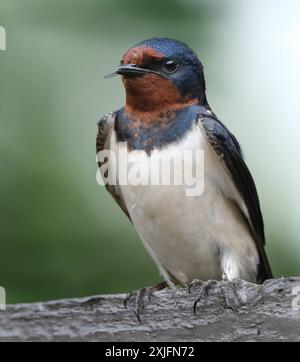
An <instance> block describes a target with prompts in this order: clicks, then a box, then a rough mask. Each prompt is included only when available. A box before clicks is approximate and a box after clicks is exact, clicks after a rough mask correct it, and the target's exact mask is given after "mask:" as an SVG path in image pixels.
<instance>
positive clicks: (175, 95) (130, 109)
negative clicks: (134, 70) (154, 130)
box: [123, 74, 199, 124]
mask: <svg viewBox="0 0 300 362" xmlns="http://www.w3.org/2000/svg"><path fill="white" fill-rule="evenodd" d="M123 82H124V86H125V90H126V105H125V111H126V113H127V114H128V115H130V117H132V118H133V119H136V120H138V121H139V122H141V123H145V124H148V123H149V124H153V123H156V122H159V120H160V119H165V118H166V115H169V117H171V114H172V113H174V112H177V111H179V110H181V109H184V108H187V107H189V106H191V105H195V104H198V103H199V99H198V98H193V97H191V96H182V95H181V94H180V91H179V89H178V88H177V87H176V86H175V85H174V83H172V82H171V81H170V80H168V79H165V78H163V77H161V78H159V77H157V76H156V75H152V74H150V75H147V76H144V77H138V78H133V79H132V78H129V79H126V78H124V79H123Z"/></svg>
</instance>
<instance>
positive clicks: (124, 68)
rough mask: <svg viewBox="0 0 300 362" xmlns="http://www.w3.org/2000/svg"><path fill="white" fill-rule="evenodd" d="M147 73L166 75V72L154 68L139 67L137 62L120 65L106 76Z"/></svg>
mask: <svg viewBox="0 0 300 362" xmlns="http://www.w3.org/2000/svg"><path fill="white" fill-rule="evenodd" d="M147 73H151V74H156V75H159V76H162V77H165V75H164V74H161V73H159V72H155V71H154V70H151V69H146V68H139V67H137V66H136V65H135V64H126V65H120V66H119V67H118V68H117V69H116V71H115V72H113V73H111V74H109V75H107V76H106V77H105V78H112V77H114V76H115V75H117V74H119V75H125V76H131V75H133V76H135V75H143V74H147Z"/></svg>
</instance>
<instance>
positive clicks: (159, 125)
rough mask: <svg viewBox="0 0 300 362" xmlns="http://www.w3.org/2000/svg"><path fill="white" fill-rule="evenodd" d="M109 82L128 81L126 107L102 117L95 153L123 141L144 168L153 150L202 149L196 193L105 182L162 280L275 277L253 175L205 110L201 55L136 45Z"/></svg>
mask: <svg viewBox="0 0 300 362" xmlns="http://www.w3.org/2000/svg"><path fill="white" fill-rule="evenodd" d="M113 75H121V77H122V81H123V84H124V87H125V92H126V103H125V106H124V107H123V108H121V109H119V110H118V111H116V112H112V113H110V114H108V115H106V116H104V117H103V118H102V119H101V120H100V122H99V124H98V126H99V129H98V136H97V152H100V151H102V150H104V149H108V150H113V151H116V150H117V148H118V145H119V144H120V143H121V142H122V143H123V142H126V145H127V146H126V147H127V150H128V154H129V157H130V154H131V153H134V154H135V156H136V158H135V159H136V162H139V163H140V164H144V165H147V164H148V161H149V158H151V157H152V151H154V150H156V151H157V152H158V153H157V154H158V155H159V157H164V155H165V154H171V155H172V154H174V155H176V154H177V151H178V150H182V149H191V150H195V149H201V150H203V151H204V170H205V171H204V191H203V193H202V194H201V195H200V196H195V197H188V196H186V194H185V193H184V191H183V188H181V187H180V186H179V187H167V186H156V187H153V186H141V185H120V184H118V183H117V184H116V185H108V184H107V185H106V187H107V189H108V191H109V192H110V193H111V195H112V196H113V197H114V199H115V200H116V202H117V203H118V204H119V206H120V207H121V209H122V210H123V211H124V212H125V214H126V215H127V216H128V218H129V219H130V220H131V222H132V223H133V225H134V227H135V229H136V231H137V233H138V234H139V237H140V238H141V240H142V241H143V243H144V246H145V247H146V249H147V251H148V252H149V254H150V256H151V257H152V259H153V260H154V262H155V264H156V265H157V267H158V269H159V271H160V273H161V275H162V276H163V278H164V280H165V283H166V284H168V285H169V286H174V285H181V286H189V285H190V283H191V282H192V281H193V280H194V279H200V280H202V281H209V280H221V279H222V278H225V279H227V280H229V281H232V280H234V279H236V278H240V279H244V280H247V281H250V282H254V283H262V282H263V281H264V280H266V279H269V278H272V272H271V268H270V266H269V263H268V260H267V257H266V253H265V235H264V224H263V218H262V214H261V210H260V204H259V199H258V194H257V191H256V187H255V184H254V181H253V178H252V176H251V173H250V171H249V169H248V167H247V166H246V163H245V161H244V158H243V154H242V151H241V147H240V145H239V143H238V141H237V139H236V138H235V137H234V135H233V134H232V133H231V132H230V131H229V130H228V129H227V127H226V126H225V125H224V124H223V123H222V122H221V121H220V120H219V119H218V118H217V116H216V115H215V113H214V112H213V111H212V109H211V108H210V106H209V104H208V101H207V97H206V87H205V78H204V72H203V66H202V64H201V62H200V61H199V59H198V57H197V55H196V54H195V53H194V52H193V51H192V50H191V49H190V48H189V47H188V46H187V45H186V44H184V43H182V42H179V41H177V40H173V39H168V38H152V39H148V40H145V41H143V42H141V43H139V44H137V45H135V46H134V47H132V48H130V49H129V50H128V51H127V52H126V53H125V54H124V56H123V58H122V61H121V64H120V66H119V67H118V68H117V69H116V71H115V72H114V73H113ZM175 157H176V156H175ZM100 165H101V163H100ZM110 167H112V166H110Z"/></svg>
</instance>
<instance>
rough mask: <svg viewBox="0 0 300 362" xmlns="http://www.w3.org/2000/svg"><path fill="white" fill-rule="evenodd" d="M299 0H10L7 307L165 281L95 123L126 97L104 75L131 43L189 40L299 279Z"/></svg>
mask: <svg viewBox="0 0 300 362" xmlns="http://www.w3.org/2000/svg"><path fill="white" fill-rule="evenodd" d="M299 16H300V3H299V1H297V0H295V1H293V0H289V1H288V2H283V1H281V0H278V1H276V0H263V1H258V0H252V1H246V0H232V1H231V0H226V1H223V0H209V1H208V0H207V1H204V0H203V1H201V0H198V1H197V0H169V1H161V0H152V1H140V0H85V1H83V0H63V1H62V0H22V1H20V0H0V25H1V26H4V27H5V28H6V32H7V50H6V51H5V52H4V51H0V122H1V126H0V127H1V128H0V163H1V169H0V172H1V174H0V180H1V181H0V182H1V184H0V186H1V189H0V202H1V209H0V212H1V215H0V233H1V234H0V235H1V244H0V245H1V251H0V285H2V286H4V287H6V290H7V297H8V302H10V303H15V302H30V301H37V300H47V299H55V298H65V297H73V296H85V295H89V294H95V293H109V292H125V291H130V290H132V289H136V288H139V287H143V286H146V285H151V284H153V283H156V282H158V281H159V280H160V277H159V275H158V271H157V269H156V267H155V266H154V265H153V263H152V261H151V259H150V257H149V256H148V255H147V253H146V252H145V250H144V248H143V246H142V243H141V242H140V240H139V239H138V237H137V235H136V233H135V231H134V229H133V227H132V226H131V224H130V223H129V222H128V220H127V219H126V217H125V216H124V215H123V214H122V212H121V211H120V210H119V208H118V207H117V206H116V205H115V203H114V202H113V200H112V199H111V197H110V195H108V193H107V192H106V191H105V189H103V188H102V187H100V186H98V185H97V183H96V168H97V166H96V162H95V136H96V122H97V121H98V119H99V118H100V117H101V116H102V115H103V114H104V113H106V112H108V111H111V110H115V109H118V108H119V107H121V106H122V105H123V103H124V91H123V88H122V85H121V82H120V79H118V78H114V79H112V80H105V79H104V78H103V77H104V75H106V74H107V73H110V72H111V71H112V69H113V68H114V67H115V66H116V65H117V64H118V63H119V60H120V58H121V55H122V53H123V52H124V51H125V50H126V49H127V48H129V47H130V46H132V45H133V44H135V43H137V42H139V41H141V40H143V39H145V38H149V37H152V36H168V37H174V38H177V39H179V40H182V41H184V42H187V43H189V44H190V46H191V47H192V48H194V49H195V51H196V52H197V53H198V54H199V57H200V59H201V60H202V62H203V63H204V65H205V69H206V79H207V88H208V98H209V102H210V104H211V106H212V107H213V109H214V111H215V112H216V113H217V114H218V115H219V117H220V118H221V120H222V121H223V122H225V123H226V125H227V126H228V127H229V128H230V129H231V130H232V131H233V132H234V133H235V134H236V136H237V138H238V139H239V140H240V142H241V144H242V146H243V149H244V151H245V154H246V158H247V162H248V165H249V167H250V169H251V170H252V172H253V175H254V178H255V180H256V183H257V187H258V191H259V194H260V198H261V204H262V210H263V214H264V219H265V224H266V235H267V241H268V249H267V251H268V255H269V258H270V262H271V264H272V267H273V269H274V272H275V275H276V276H281V275H284V276H286V275H299V274H300V265H299V264H300V263H299V262H300V243H299V233H300V222H299V214H300V213H299V208H300V206H299V201H300V200H299V199H300V192H299V179H300V171H299V166H300V152H299V150H298V143H299V141H298V139H299V138H298V137H299V131H300V111H299V109H300V108H299V103H300V102H299V101H300V97H299V94H300V92H299V91H300V89H299V88H300V67H299V64H300V24H299Z"/></svg>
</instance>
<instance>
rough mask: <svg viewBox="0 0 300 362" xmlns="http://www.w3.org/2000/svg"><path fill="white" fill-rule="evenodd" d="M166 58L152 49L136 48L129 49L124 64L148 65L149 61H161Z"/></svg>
mask: <svg viewBox="0 0 300 362" xmlns="http://www.w3.org/2000/svg"><path fill="white" fill-rule="evenodd" d="M164 57H165V56H164V54H162V53H160V52H158V51H157V50H155V49H153V48H151V47H146V46H144V47H136V48H131V49H129V50H128V51H127V52H126V53H125V54H124V56H123V59H122V60H123V62H124V64H136V65H139V66H142V65H146V64H147V63H149V61H155V60H161V59H163V58H164Z"/></svg>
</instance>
